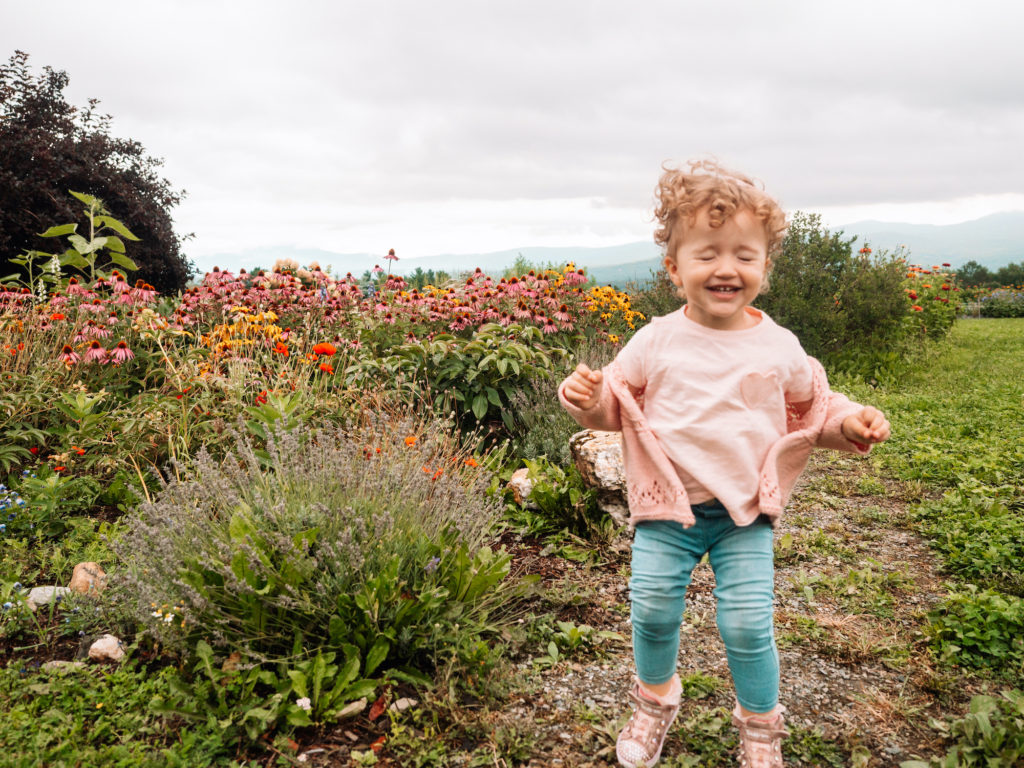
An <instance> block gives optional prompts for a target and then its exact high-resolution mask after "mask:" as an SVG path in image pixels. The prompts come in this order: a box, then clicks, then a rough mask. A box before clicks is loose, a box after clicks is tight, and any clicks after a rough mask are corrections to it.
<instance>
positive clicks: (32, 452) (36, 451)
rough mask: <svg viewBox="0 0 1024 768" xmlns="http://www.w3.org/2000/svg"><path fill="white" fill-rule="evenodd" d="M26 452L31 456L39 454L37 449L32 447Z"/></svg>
mask: <svg viewBox="0 0 1024 768" xmlns="http://www.w3.org/2000/svg"><path fill="white" fill-rule="evenodd" d="M28 452H29V453H31V454H32V455H33V456H37V455H38V454H39V447H38V446H35V445H33V446H32V447H31V448H29V449H28Z"/></svg>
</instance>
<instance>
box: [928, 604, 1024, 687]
mask: <svg viewBox="0 0 1024 768" xmlns="http://www.w3.org/2000/svg"><path fill="white" fill-rule="evenodd" d="M929 619H930V620H931V624H930V626H929V628H928V629H929V632H931V633H932V636H933V641H932V644H933V647H934V648H935V650H936V652H937V653H938V655H939V657H940V658H941V659H945V660H950V661H956V663H958V664H962V665H964V666H968V667H974V668H975V669H991V670H993V671H995V672H997V673H999V674H1002V675H1004V676H1006V677H1007V678H1010V679H1020V677H1021V675H1024V599H1022V598H1019V597H1014V596H1012V595H1004V594H1001V593H999V592H996V591H994V590H991V589H986V590H979V589H978V588H977V587H976V586H974V585H973V584H968V585H967V586H966V587H965V588H964V589H963V590H961V591H957V592H953V593H951V594H950V595H949V596H948V597H947V598H946V600H945V601H944V602H943V603H942V604H941V605H940V606H939V607H938V608H936V609H935V610H934V611H932V612H931V613H930V614H929Z"/></svg>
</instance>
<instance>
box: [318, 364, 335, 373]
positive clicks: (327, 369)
mask: <svg viewBox="0 0 1024 768" xmlns="http://www.w3.org/2000/svg"><path fill="white" fill-rule="evenodd" d="M320 370H321V371H323V372H324V373H334V368H332V367H331V365H330V364H329V363H320Z"/></svg>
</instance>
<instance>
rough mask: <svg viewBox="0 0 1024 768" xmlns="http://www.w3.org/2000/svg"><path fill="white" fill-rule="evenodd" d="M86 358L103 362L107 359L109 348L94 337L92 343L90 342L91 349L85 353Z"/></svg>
mask: <svg viewBox="0 0 1024 768" xmlns="http://www.w3.org/2000/svg"><path fill="white" fill-rule="evenodd" d="M85 359H86V360H89V361H92V362H97V363H102V362H103V361H104V360H106V359H107V350H105V349H104V348H103V345H102V344H100V343H99V342H98V341H96V340H95V339H93V341H92V343H90V344H89V350H88V351H87V352H86V353H85Z"/></svg>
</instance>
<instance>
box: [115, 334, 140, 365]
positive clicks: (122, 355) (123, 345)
mask: <svg viewBox="0 0 1024 768" xmlns="http://www.w3.org/2000/svg"><path fill="white" fill-rule="evenodd" d="M113 356H114V362H115V363H117V364H118V365H120V364H121V363H123V362H124V361H125V360H131V359H132V358H133V357H135V353H134V352H132V351H131V350H130V349H128V343H127V342H125V341H124V340H121V341H119V342H117V346H116V347H114V351H113Z"/></svg>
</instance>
